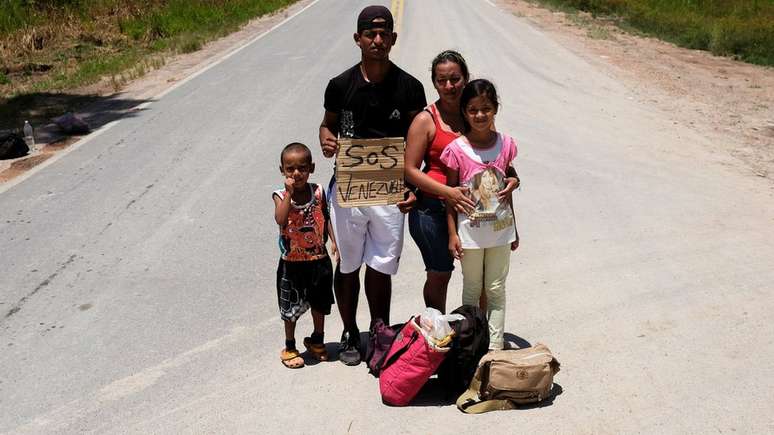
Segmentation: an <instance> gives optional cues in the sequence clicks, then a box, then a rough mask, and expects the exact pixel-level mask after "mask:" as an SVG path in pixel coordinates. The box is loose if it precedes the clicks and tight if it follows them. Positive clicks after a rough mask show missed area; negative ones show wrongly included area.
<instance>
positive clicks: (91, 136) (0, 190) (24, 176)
mask: <svg viewBox="0 0 774 435" xmlns="http://www.w3.org/2000/svg"><path fill="white" fill-rule="evenodd" d="M318 1H320V0H313V1H312V2H311V3H309V4H308V5H306V6H304V8H303V9H301V10H300V11H298V12H296V13H294V14H293V15H291V16H289V17H287V18H285V19H284V20H282V21H281V22H279V23H277V24H276V25H275V26H274V27H272V28H271V29H269V30H267V31H265V32H263V33H261V34H260V35H258V36H256V37H254V38H252V39H251V40H249V41H247V42H245V43H244V44H242V45H240V46H239V47H237V48H235V49H233V50H231V51H230V52H229V53H227V54H226V55H224V56H223V57H221V58H219V59H217V60H215V61H214V62H213V63H211V64H209V65H207V66H205V67H204V68H202V69H200V70H199V71H196V72H195V73H193V74H191V75H189V76H188V77H186V78H184V79H182V80H180V81H179V82H176V83H175V84H174V85H172V86H171V87H169V88H167V89H165V90H163V91H161V93H159V94H157V95H156V96H154V97H151V98H150V99H149V101H145V102H143V103H140V104H138V105H137V106H134V107H132V108H130V109H128V110H127V112H130V111H132V110H142V109H145V108H146V107H148V106H150V105H151V104H153V103H154V102H156V101H157V100H160V99H161V98H163V97H164V96H165V95H167V94H168V93H170V92H172V91H174V90H175V89H177V88H179V87H180V86H182V85H184V84H185V83H188V82H189V81H191V80H193V79H194V78H196V77H198V76H199V75H201V74H203V73H205V72H206V71H209V70H210V69H211V68H213V67H215V66H216V65H219V64H220V63H221V62H223V61H225V60H226V59H228V58H230V57H231V56H233V55H235V54H237V53H239V52H240V51H242V50H244V49H245V48H247V47H248V46H249V45H250V44H253V43H255V42H257V41H258V40H260V39H261V38H263V37H264V36H266V35H268V34H269V33H271V32H272V31H273V30H275V29H277V28H279V27H280V26H282V25H283V24H285V23H287V22H288V21H290V20H292V19H293V18H295V17H296V16H297V15H299V14H301V13H302V12H304V11H305V10H307V9H309V8H310V7H312V6H314V5H315V4H316V3H317V2H318ZM119 121H120V120H115V121H111V122H109V123H107V124H105V125H103V126H102V127H100V128H99V129H97V130H96V131H94V132H93V133H91V134H89V135H88V136H86V137H84V138H82V139H81V140H79V141H77V142H75V143H74V144H72V145H70V146H69V147H67V148H65V149H63V150H61V151H58V152H56V153H55V154H54V156H52V157H49V158H48V160H46V161H45V162H43V163H41V164H39V165H37V166H35V167H33V168H31V169H29V170H28V171H25V172H24V173H23V174H21V175H19V176H18V177H14V178H13V179H12V180H9V181H8V182H6V183H3V184H1V185H0V194H2V193H4V192H6V191H8V190H9V189H11V188H12V187H14V186H16V185H17V184H19V183H21V182H22V181H24V180H26V179H28V178H30V177H32V176H33V175H35V174H37V173H38V172H40V171H42V170H43V169H44V168H46V167H48V166H49V165H51V164H53V163H54V162H56V161H57V160H59V159H61V158H62V157H64V156H66V155H68V154H70V153H71V152H73V151H75V150H76V149H78V148H80V147H81V146H83V145H85V144H87V143H88V142H90V141H91V140H93V139H95V138H97V137H99V135H101V134H103V133H105V132H106V131H108V130H109V129H111V128H112V127H114V126H115V125H116V124H118V122H119Z"/></svg>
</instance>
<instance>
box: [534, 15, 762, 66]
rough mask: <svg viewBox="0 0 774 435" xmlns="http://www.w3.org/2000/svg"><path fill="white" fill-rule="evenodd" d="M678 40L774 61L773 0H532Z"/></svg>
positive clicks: (742, 57)
mask: <svg viewBox="0 0 774 435" xmlns="http://www.w3.org/2000/svg"><path fill="white" fill-rule="evenodd" d="M530 1H533V2H537V3H539V4H543V5H548V6H552V7H554V8H559V9H562V10H564V11H573V10H581V11H585V12H589V13H591V14H592V15H594V16H595V17H603V18H608V19H612V20H613V21H614V22H615V23H616V24H618V25H619V26H620V27H622V28H624V29H626V30H630V31H631V30H634V31H637V32H641V33H644V34H647V35H651V36H655V37H658V38H660V39H664V40H667V41H670V42H673V43H675V44H677V45H680V46H682V47H687V48H694V49H699V50H707V51H710V52H712V53H713V54H716V55H721V56H730V57H734V58H736V59H739V60H742V61H745V62H749V63H755V64H759V65H768V66H774V0H530Z"/></svg>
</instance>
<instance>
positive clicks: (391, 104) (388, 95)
mask: <svg viewBox="0 0 774 435" xmlns="http://www.w3.org/2000/svg"><path fill="white" fill-rule="evenodd" d="M324 106H325V110H327V111H328V112H332V113H336V114H337V115H338V116H339V132H340V133H341V132H342V128H341V127H342V126H341V122H342V120H343V117H342V111H345V110H347V111H351V112H352V118H353V125H354V136H355V137H356V138H361V139H369V138H379V137H406V133H407V132H408V128H409V125H410V124H411V119H409V112H418V111H420V110H422V108H424V107H425V106H427V100H426V99H425V89H424V88H423V87H422V83H420V82H419V80H417V79H415V78H414V77H412V76H411V75H410V74H409V73H407V72H405V71H403V70H402V69H400V68H398V66H397V65H395V64H394V63H392V62H390V69H389V71H388V72H387V75H386V76H385V77H384V80H382V81H381V82H379V83H369V82H367V81H366V80H365V78H363V74H362V73H361V72H360V64H359V63H358V64H357V65H355V66H353V67H352V68H350V69H348V70H346V71H344V72H343V73H341V74H340V75H338V76H336V77H334V78H332V79H331V80H330V81H329V82H328V87H327V88H325V103H324Z"/></svg>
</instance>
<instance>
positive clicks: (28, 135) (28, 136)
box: [24, 121, 35, 151]
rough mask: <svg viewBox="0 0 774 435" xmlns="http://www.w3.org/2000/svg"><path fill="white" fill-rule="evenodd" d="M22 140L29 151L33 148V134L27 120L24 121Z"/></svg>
mask: <svg viewBox="0 0 774 435" xmlns="http://www.w3.org/2000/svg"><path fill="white" fill-rule="evenodd" d="M24 142H27V146H28V147H29V149H30V151H31V150H34V149H35V134H34V133H33V131H32V126H31V125H30V122H29V121H24Z"/></svg>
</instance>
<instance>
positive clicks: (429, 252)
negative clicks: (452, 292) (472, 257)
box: [408, 194, 454, 272]
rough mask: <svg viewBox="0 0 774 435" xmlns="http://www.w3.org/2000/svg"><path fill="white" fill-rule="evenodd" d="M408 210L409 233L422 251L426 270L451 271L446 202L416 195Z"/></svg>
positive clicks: (452, 263)
mask: <svg viewBox="0 0 774 435" xmlns="http://www.w3.org/2000/svg"><path fill="white" fill-rule="evenodd" d="M418 196H419V199H418V200H417V203H416V205H415V206H414V208H413V209H411V211H410V212H409V217H408V222H409V233H410V234H411V238H412V239H414V242H415V243H416V244H417V247H418V248H419V252H421V253H422V260H424V262H425V270H426V271H428V272H451V271H452V270H454V258H452V256H451V254H449V232H448V230H447V227H446V203H445V202H444V201H443V200H440V199H437V198H430V197H427V196H424V195H421V194H420V195H418Z"/></svg>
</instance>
